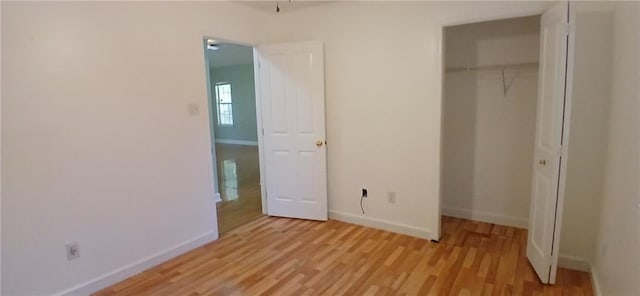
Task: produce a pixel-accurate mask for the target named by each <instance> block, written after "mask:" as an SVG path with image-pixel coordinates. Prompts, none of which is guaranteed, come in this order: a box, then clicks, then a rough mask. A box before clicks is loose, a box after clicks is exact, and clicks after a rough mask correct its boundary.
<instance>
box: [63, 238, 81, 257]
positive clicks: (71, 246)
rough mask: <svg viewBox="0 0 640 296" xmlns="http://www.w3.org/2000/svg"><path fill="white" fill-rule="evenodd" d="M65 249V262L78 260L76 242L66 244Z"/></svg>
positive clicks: (78, 251)
mask: <svg viewBox="0 0 640 296" xmlns="http://www.w3.org/2000/svg"><path fill="white" fill-rule="evenodd" d="M65 248H66V249H67V260H69V261H71V260H73V259H78V258H80V245H79V244H78V242H73V243H68V244H66V245H65Z"/></svg>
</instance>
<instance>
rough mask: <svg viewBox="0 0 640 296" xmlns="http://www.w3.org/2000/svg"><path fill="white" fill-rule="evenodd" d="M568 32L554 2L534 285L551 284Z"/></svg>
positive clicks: (546, 42)
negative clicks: (535, 280) (537, 281)
mask: <svg viewBox="0 0 640 296" xmlns="http://www.w3.org/2000/svg"><path fill="white" fill-rule="evenodd" d="M569 28H570V26H569V6H568V3H558V4H556V5H554V6H553V7H552V8H551V9H549V10H548V11H546V12H545V13H544V14H543V15H542V19H541V30H540V72H539V81H538V113H537V121H536V139H535V149H534V151H535V155H534V164H533V182H532V194H531V209H530V213H529V237H528V241H527V258H528V259H529V262H531V265H532V266H533V268H534V269H535V271H536V273H537V274H538V276H539V277H540V280H541V281H542V282H543V283H549V284H553V283H555V275H556V268H557V262H558V246H559V234H560V222H561V221H562V200H563V195H564V192H563V191H564V171H565V170H566V157H567V155H566V151H567V144H568V143H567V139H568V122H569V119H568V116H569V111H568V109H569V108H568V107H569V106H570V104H569V96H568V95H567V93H568V91H569V90H570V88H569V86H568V85H567V83H569V81H570V79H567V61H568V58H567V57H568V56H569V52H568V48H569V38H568V36H569ZM565 122H566V123H567V124H566V125H565Z"/></svg>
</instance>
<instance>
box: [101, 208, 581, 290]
mask: <svg viewBox="0 0 640 296" xmlns="http://www.w3.org/2000/svg"><path fill="white" fill-rule="evenodd" d="M443 233H444V237H443V238H442V240H441V242H440V243H433V242H430V241H427V240H423V239H418V238H413V237H409V236H405V235H400V234H395V233H390V232H386V231H381V230H376V229H372V228H367V227H362V226H356V225H352V224H347V223H343V222H339V221H333V220H332V221H329V222H324V223H323V222H316V221H308V220H296V219H286V218H273V217H262V218H260V219H258V220H256V221H254V222H251V223H249V224H247V225H245V226H242V227H240V228H237V229H235V230H233V231H231V232H229V233H228V234H227V235H225V236H224V237H223V238H221V239H220V240H218V241H216V242H213V243H211V244H208V245H206V246H203V247H201V248H198V249H196V250H193V251H191V252H188V253H186V254H184V255H182V256H180V257H178V258H175V259H173V260H170V261H168V262H166V263H164V264H161V265H159V266H157V267H155V268H152V269H150V270H148V271H145V272H144V273H142V274H139V275H137V276H134V277H132V278H129V279H127V280H125V281H123V282H121V283H118V284H116V285H114V286H112V287H110V288H107V289H105V290H103V291H100V292H98V293H96V294H95V295H100V296H103V295H262V294H264V295H592V294H593V293H592V290H591V283H590V279H589V275H588V274H587V273H583V272H577V271H570V270H564V269H560V270H559V273H558V281H557V285H555V286H546V285H542V284H540V282H539V281H538V279H537V277H536V275H535V274H534V271H533V270H532V269H531V267H530V265H529V263H528V262H527V259H526V258H525V245H526V237H527V232H526V230H524V229H517V228H512V227H506V226H498V225H492V224H486V223H480V222H473V221H468V220H463V219H457V218H450V217H443Z"/></svg>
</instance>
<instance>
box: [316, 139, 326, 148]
mask: <svg viewBox="0 0 640 296" xmlns="http://www.w3.org/2000/svg"><path fill="white" fill-rule="evenodd" d="M322 144H324V142H322V141H321V140H318V141H317V142H316V146H318V147H322Z"/></svg>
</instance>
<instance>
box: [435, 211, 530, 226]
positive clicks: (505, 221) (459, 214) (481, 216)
mask: <svg viewBox="0 0 640 296" xmlns="http://www.w3.org/2000/svg"><path fill="white" fill-rule="evenodd" d="M441 213H442V215H445V216H451V217H456V218H462V219H469V220H474V221H480V222H486V223H492V224H498V225H505V226H511V227H518V228H527V227H529V219H527V218H522V217H514V216H507V215H498V214H494V213H488V212H481V211H473V210H467V209H457V208H442V211H441Z"/></svg>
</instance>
